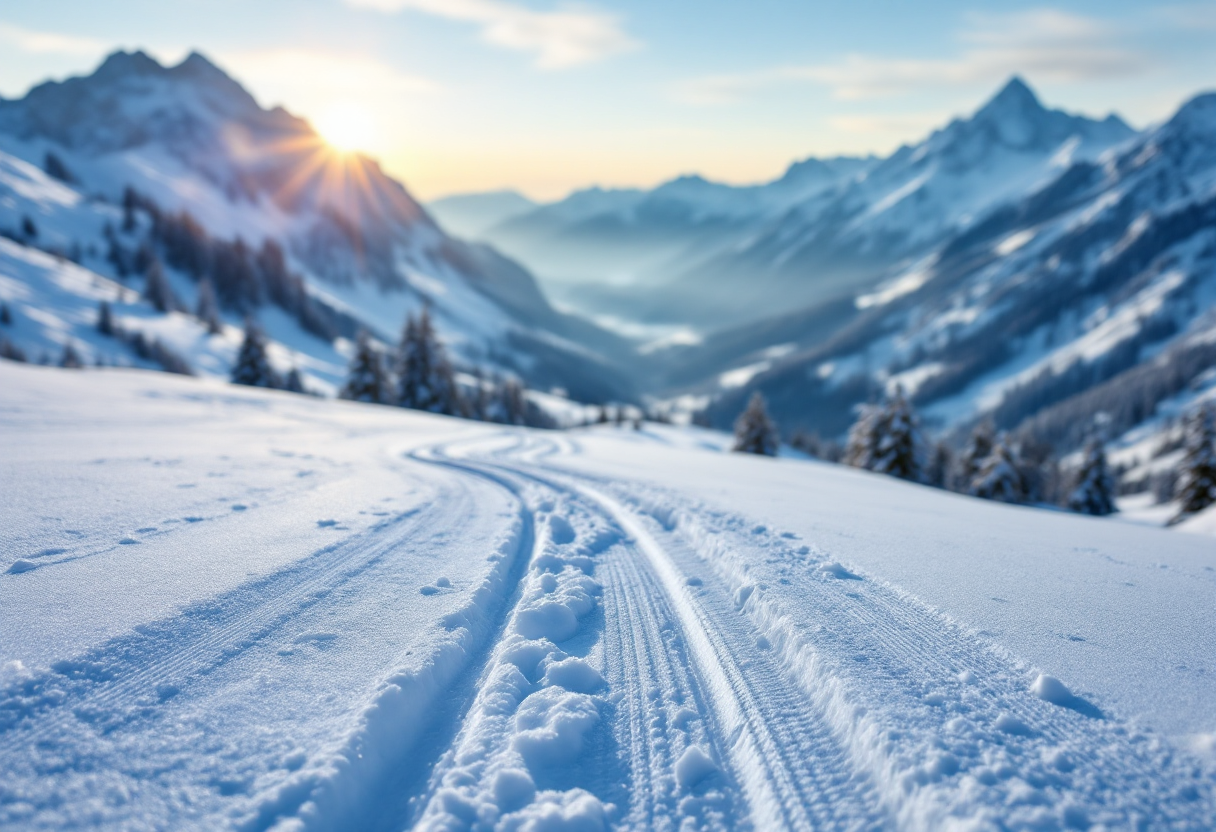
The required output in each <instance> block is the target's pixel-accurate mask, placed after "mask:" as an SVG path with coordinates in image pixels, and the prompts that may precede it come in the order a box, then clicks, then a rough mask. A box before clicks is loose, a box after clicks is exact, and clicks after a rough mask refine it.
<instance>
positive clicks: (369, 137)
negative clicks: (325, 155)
mask: <svg viewBox="0 0 1216 832" xmlns="http://www.w3.org/2000/svg"><path fill="white" fill-rule="evenodd" d="M316 128H317V132H318V133H320V134H321V138H323V139H325V141H326V143H327V144H329V145H330V146H331V147H333V148H334V149H335V150H340V151H342V152H343V153H352V152H354V151H357V150H361V151H366V150H368V149H369V146H370V145H371V144H372V142H373V141H374V140H375V135H376V125H375V120H374V119H373V118H372V115H371V113H370V112H368V110H367V108H366V107H362V106H360V105H358V104H352V103H346V104H336V105H334V106H332V107H330V108H329V109H327V110H326V111H325V112H324V113H322V114H321V116H320V117H319V118H318V119H317V123H316Z"/></svg>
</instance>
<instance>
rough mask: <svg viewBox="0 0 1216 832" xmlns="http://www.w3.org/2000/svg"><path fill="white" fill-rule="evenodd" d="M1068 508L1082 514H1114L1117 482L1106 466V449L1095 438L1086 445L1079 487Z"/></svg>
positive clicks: (1069, 499)
mask: <svg viewBox="0 0 1216 832" xmlns="http://www.w3.org/2000/svg"><path fill="white" fill-rule="evenodd" d="M1068 507H1069V508H1070V509H1072V510H1073V511H1075V512H1078V513H1080V514H1093V515H1095V516H1103V515H1107V514H1113V513H1114V512H1116V511H1117V510H1118V509H1116V508H1115V481H1114V478H1112V477H1111V475H1110V469H1109V468H1108V467H1107V464H1106V449H1105V448H1104V447H1103V445H1102V442H1101V440H1099V439H1097V438H1094V439H1091V440H1090V441H1089V442H1088V443H1087V444H1086V445H1085V459H1084V461H1083V462H1082V463H1081V470H1080V472H1079V473H1078V475H1077V486H1076V488H1074V489H1073V492H1072V494H1070V495H1069V497H1068Z"/></svg>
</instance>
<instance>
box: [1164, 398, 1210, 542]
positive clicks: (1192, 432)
mask: <svg viewBox="0 0 1216 832" xmlns="http://www.w3.org/2000/svg"><path fill="white" fill-rule="evenodd" d="M1185 448H1186V453H1185V455H1184V456H1183V458H1182V465H1181V466H1179V470H1178V491H1177V495H1178V502H1179V506H1178V514H1177V515H1175V516H1174V518H1173V519H1172V520H1170V524H1171V525H1172V524H1174V523H1180V522H1182V521H1183V520H1185V519H1187V518H1188V517H1191V516H1193V515H1195V514H1198V513H1199V512H1201V511H1203V510H1204V509H1205V508H1207V507H1208V506H1210V505H1212V504H1213V503H1216V430H1214V429H1213V426H1212V413H1211V411H1210V410H1209V409H1208V408H1207V407H1200V408H1197V409H1196V410H1195V411H1194V412H1192V413H1191V414H1190V416H1189V417H1187V421H1186V445H1185Z"/></svg>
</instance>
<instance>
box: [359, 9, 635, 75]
mask: <svg viewBox="0 0 1216 832" xmlns="http://www.w3.org/2000/svg"><path fill="white" fill-rule="evenodd" d="M346 2H347V3H348V4H349V5H352V6H358V7H361V8H367V9H376V10H378V11H382V12H397V11H401V10H402V9H410V10H413V11H418V12H422V13H424V14H429V15H434V16H436V17H443V18H447V19H448V20H457V21H461V22H464V23H472V24H475V25H477V26H479V27H480V29H481V37H482V39H483V40H485V41H486V42H487V43H492V44H494V45H495V46H501V47H504V48H506V49H514V50H517V51H520V52H531V53H533V54H535V55H536V65H537V66H538V67H540V68H542V69H562V68H565V67H570V66H575V65H577V64H585V63H591V62H593V61H598V60H601V59H603V58H607V57H609V56H611V55H615V54H618V53H620V52H627V51H629V50H631V49H635V48H636V47H637V46H638V45H639V44H638V42H637V41H636V40H634V39H633V38H631V37H630V36H629V35H627V34H626V33H625V32H624V31H623V30H622V29H621V28H620V24H619V21H618V20H617V18H616V17H615V16H613V15H609V14H605V13H603V12H600V11H596V10H594V9H591V8H587V7H566V8H563V9H559V10H557V11H549V12H539V11H534V10H532V9H528V8H525V7H523V6H519V5H516V4H515V3H509V2H505V0H346Z"/></svg>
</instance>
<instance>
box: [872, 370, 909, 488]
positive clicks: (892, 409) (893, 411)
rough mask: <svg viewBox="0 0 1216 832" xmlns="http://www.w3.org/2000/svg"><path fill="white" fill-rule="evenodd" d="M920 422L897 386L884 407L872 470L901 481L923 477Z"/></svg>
mask: <svg viewBox="0 0 1216 832" xmlns="http://www.w3.org/2000/svg"><path fill="white" fill-rule="evenodd" d="M917 421H918V420H917V418H916V414H915V413H914V412H913V410H912V405H911V404H909V403H908V400H907V398H906V397H905V396H904V391H903V389H902V388H900V387H898V386H897V387H896V388H895V392H894V393H893V394H892V395H891V398H890V399H889V400H888V401H887V405H886V407H885V408H883V410H882V414H881V417H880V420H879V423H878V434H877V439H878V441H877V444H876V445H875V447H874V458H873V464H872V465H871V466H870V468H871V470H873V471H875V472H877V473H879V474H888V475H890V476H892V477H899V478H900V479H902V480H912V481H913V482H918V481H919V480H920V478H921V468H922V466H921V462H920V448H919V442H920V437H919V435H918V434H919V425H918V423H917Z"/></svg>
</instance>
